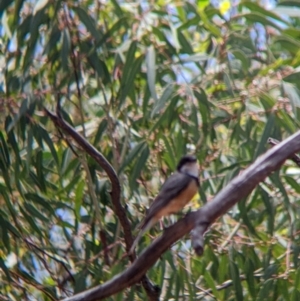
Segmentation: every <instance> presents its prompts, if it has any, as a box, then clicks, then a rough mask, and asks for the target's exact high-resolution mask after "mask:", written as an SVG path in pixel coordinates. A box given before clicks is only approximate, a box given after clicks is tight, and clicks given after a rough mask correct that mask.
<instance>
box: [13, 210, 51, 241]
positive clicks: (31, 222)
mask: <svg viewBox="0 0 300 301" xmlns="http://www.w3.org/2000/svg"><path fill="white" fill-rule="evenodd" d="M19 209H20V211H21V213H22V215H23V216H24V218H25V220H26V221H27V222H28V223H29V225H30V226H31V229H30V230H31V234H34V232H36V233H37V234H38V235H39V236H40V237H44V235H43V233H42V231H41V229H40V227H39V226H37V224H36V223H35V220H34V219H33V218H32V217H31V216H30V215H28V214H27V213H26V211H25V210H24V209H23V208H22V207H21V206H20V207H19ZM47 222H48V220H47Z"/></svg>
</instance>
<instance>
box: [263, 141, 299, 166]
mask: <svg viewBox="0 0 300 301" xmlns="http://www.w3.org/2000/svg"><path fill="white" fill-rule="evenodd" d="M268 143H269V144H271V145H273V146H274V145H277V144H278V143H280V141H279V140H276V139H274V138H271V137H270V138H269V139H268ZM289 159H291V160H292V161H294V162H295V163H296V164H297V165H298V166H300V157H299V156H298V155H296V154H292V155H291V156H290V157H289Z"/></svg>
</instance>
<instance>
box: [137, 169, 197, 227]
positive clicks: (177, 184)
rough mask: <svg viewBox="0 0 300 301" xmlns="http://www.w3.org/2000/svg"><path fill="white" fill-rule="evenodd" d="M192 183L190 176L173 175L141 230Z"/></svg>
mask: <svg viewBox="0 0 300 301" xmlns="http://www.w3.org/2000/svg"><path fill="white" fill-rule="evenodd" d="M190 181H191V177H190V176H189V175H186V174H183V173H179V172H175V173H173V174H172V175H171V176H170V177H169V178H168V179H167V180H166V182H165V183H164V185H163V186H162V188H161V190H160V192H159V194H158V196H157V197H156V198H155V200H154V201H153V203H152V204H151V206H150V208H149V210H148V212H147V215H146V217H145V220H144V221H143V223H142V225H141V229H143V228H144V227H145V226H146V225H147V224H148V222H149V221H150V220H151V219H152V218H153V217H154V216H155V215H156V214H157V213H158V212H159V211H160V210H161V209H162V208H164V207H165V206H167V204H168V203H169V202H170V201H171V200H172V199H174V198H175V197H176V196H177V195H178V194H180V192H181V191H183V190H184V188H186V187H187V186H188V184H189V183H190Z"/></svg>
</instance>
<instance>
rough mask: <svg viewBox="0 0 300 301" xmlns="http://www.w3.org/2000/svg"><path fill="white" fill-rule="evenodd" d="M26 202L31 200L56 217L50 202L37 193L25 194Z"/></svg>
mask: <svg viewBox="0 0 300 301" xmlns="http://www.w3.org/2000/svg"><path fill="white" fill-rule="evenodd" d="M24 197H25V199H26V200H30V201H32V202H34V203H36V204H37V205H40V206H42V207H43V208H44V209H46V211H48V212H49V213H50V214H51V215H54V216H55V211H54V209H53V208H52V206H51V205H50V204H49V201H48V200H46V199H44V198H43V197H41V196H40V195H38V194H36V193H25V195H24Z"/></svg>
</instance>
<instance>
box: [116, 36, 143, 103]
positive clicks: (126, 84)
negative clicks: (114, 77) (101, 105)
mask: <svg viewBox="0 0 300 301" xmlns="http://www.w3.org/2000/svg"><path fill="white" fill-rule="evenodd" d="M136 50H137V42H135V41H134V42H132V43H131V45H130V47H129V50H128V52H127V56H126V62H125V66H124V68H123V74H122V80H121V88H120V91H119V93H120V101H119V108H120V107H121V105H122V104H123V102H124V100H125V98H126V97H127V96H128V93H129V91H131V90H132V87H133V83H134V79H135V76H136V74H137V72H138V70H139V69H140V67H141V64H142V62H143V60H144V56H143V55H140V56H138V57H137V58H135V53H136Z"/></svg>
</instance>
